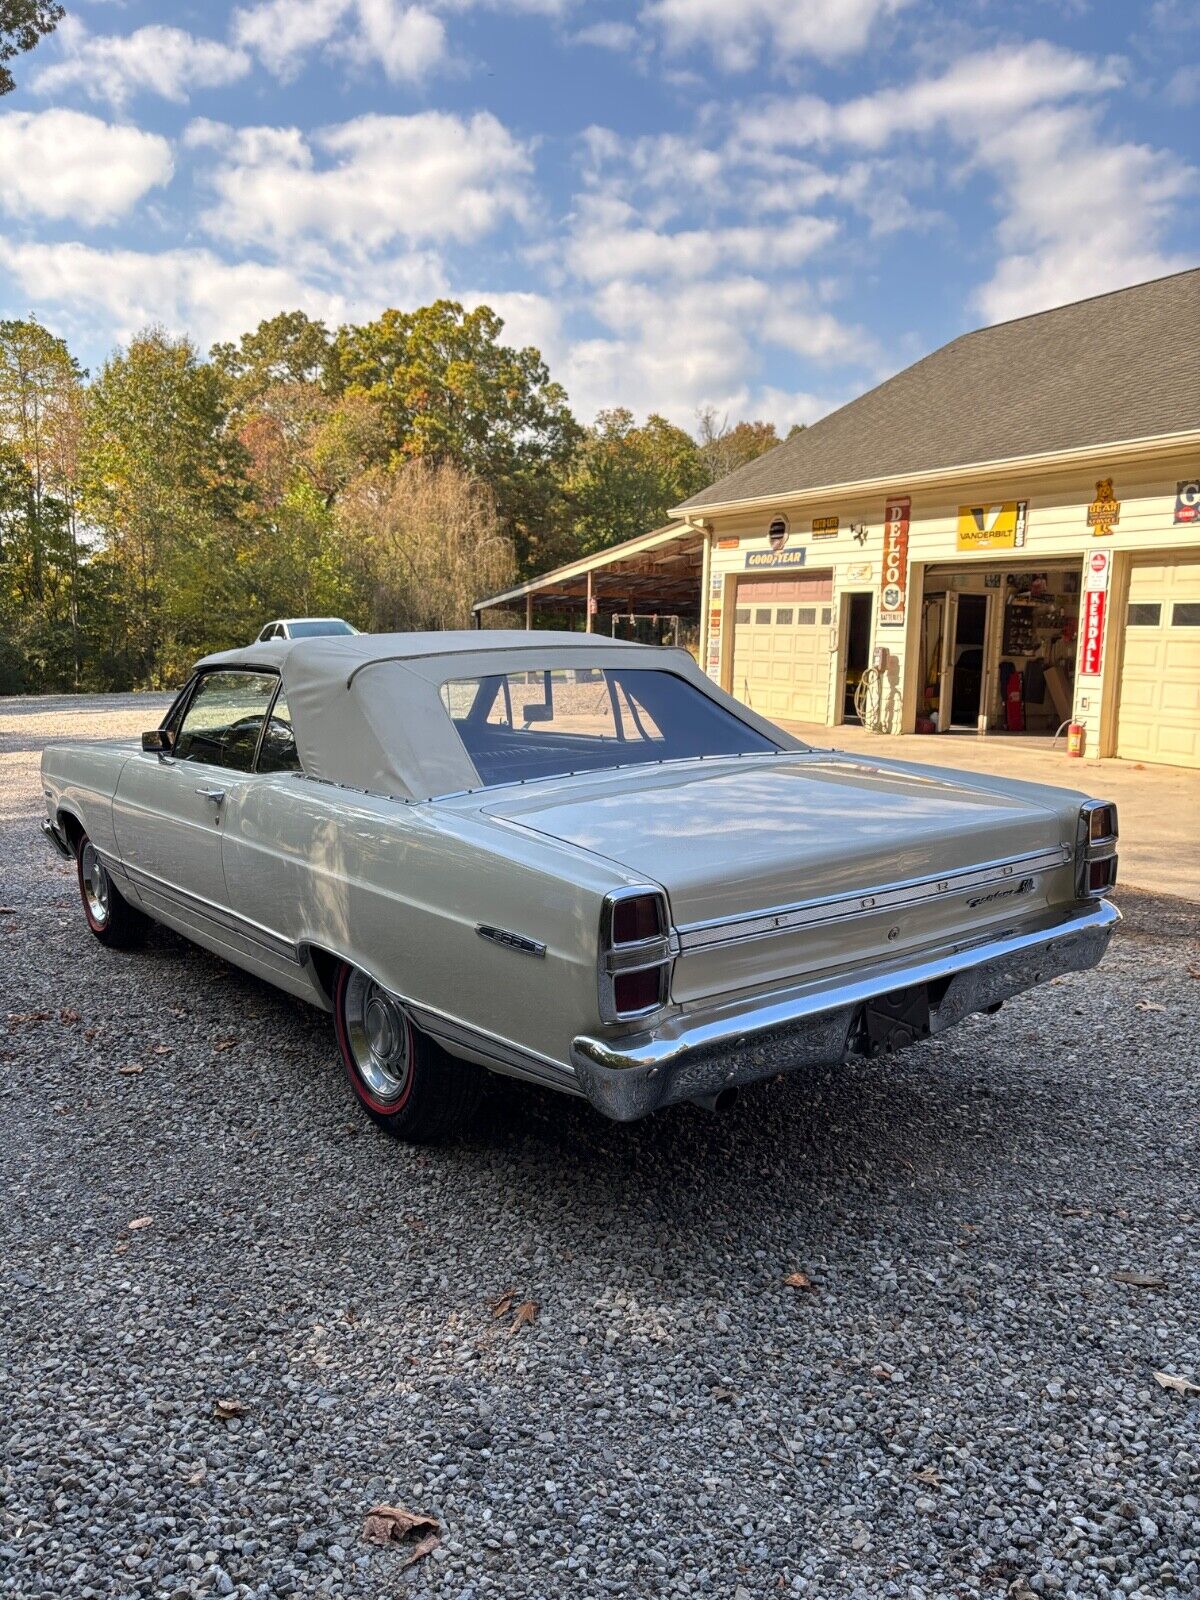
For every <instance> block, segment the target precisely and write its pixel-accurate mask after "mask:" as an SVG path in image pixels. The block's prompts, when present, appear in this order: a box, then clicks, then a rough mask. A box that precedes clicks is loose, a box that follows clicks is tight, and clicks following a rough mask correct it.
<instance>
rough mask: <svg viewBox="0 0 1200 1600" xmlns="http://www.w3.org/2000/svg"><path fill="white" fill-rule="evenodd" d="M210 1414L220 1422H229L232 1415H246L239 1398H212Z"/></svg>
mask: <svg viewBox="0 0 1200 1600" xmlns="http://www.w3.org/2000/svg"><path fill="white" fill-rule="evenodd" d="M212 1414H213V1416H214V1417H216V1418H217V1419H218V1421H220V1422H229V1421H231V1420H232V1419H233V1418H234V1417H244V1416H245V1415H246V1407H245V1406H244V1405H243V1404H242V1402H241V1401H240V1400H233V1399H226V1400H214V1401H213V1408H212Z"/></svg>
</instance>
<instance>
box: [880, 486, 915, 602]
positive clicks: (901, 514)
mask: <svg viewBox="0 0 1200 1600" xmlns="http://www.w3.org/2000/svg"><path fill="white" fill-rule="evenodd" d="M911 510H912V499H911V497H910V496H909V495H906V494H901V495H896V496H895V497H894V498H893V499H891V500H889V501H888V503H887V505H886V506H885V507H884V511H883V575H882V577H881V578H880V582H879V626H880V627H881V628H898V627H902V626H903V625H904V612H905V608H906V605H907V601H908V521H909V513H910V512H911Z"/></svg>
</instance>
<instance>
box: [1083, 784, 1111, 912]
mask: <svg viewBox="0 0 1200 1600" xmlns="http://www.w3.org/2000/svg"><path fill="white" fill-rule="evenodd" d="M1116 881H1117V808H1116V806H1114V805H1112V804H1111V803H1110V802H1109V801H1107V800H1086V801H1084V803H1083V805H1082V806H1081V807H1080V808H1079V825H1078V827H1077V829H1076V833H1075V892H1076V895H1077V896H1078V898H1079V899H1080V900H1098V899H1100V898H1101V897H1102V896H1104V895H1106V894H1108V893H1109V892H1110V890H1111V889H1112V888H1113V886H1114V885H1115V884H1116Z"/></svg>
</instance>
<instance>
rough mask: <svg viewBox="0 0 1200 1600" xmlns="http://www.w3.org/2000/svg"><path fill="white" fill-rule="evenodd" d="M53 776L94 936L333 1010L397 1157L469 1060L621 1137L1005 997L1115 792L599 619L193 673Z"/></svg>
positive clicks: (216, 662)
mask: <svg viewBox="0 0 1200 1600" xmlns="http://www.w3.org/2000/svg"><path fill="white" fill-rule="evenodd" d="M42 785H43V789H44V792H45V798H46V813H47V820H46V822H45V823H44V824H43V827H44V831H45V832H46V834H47V836H48V838H49V839H50V840H51V842H52V843H53V844H54V845H55V847H56V849H58V850H59V851H60V852H61V854H62V855H63V856H65V857H67V858H69V859H73V860H74V861H75V863H76V867H77V872H78V878H79V890H80V896H81V898H82V901H83V910H84V914H85V916H86V918H87V922H88V926H89V927H90V928H91V930H92V932H93V933H94V934H95V935H96V937H97V938H98V939H99V940H100V941H101V943H103V944H105V945H110V946H123V945H129V944H132V943H134V942H136V940H137V938H138V936H139V935H140V934H141V933H142V932H143V931H144V928H145V922H146V917H147V916H150V917H153V918H155V919H157V920H158V921H160V922H164V923H166V924H168V925H169V926H170V927H172V928H175V929H177V930H178V931H179V932H180V933H183V934H185V935H186V936H187V937H188V938H190V939H194V940H195V941H196V942H197V943H198V944H201V945H204V946H206V947H207V948H208V949H209V950H213V951H215V952H216V953H217V954H219V955H222V956H225V957H227V958H228V959H229V960H231V961H234V962H236V963H237V964H238V965H239V966H242V967H245V968H246V969H247V970H248V971H250V972H254V973H257V974H258V975H259V976H260V977H262V978H265V979H266V980H267V981H268V982H270V983H273V984H275V985H277V986H278V987H279V988H281V989H285V990H287V991H288V992H289V993H291V994H295V995H300V996H302V997H303V998H304V999H306V1000H309V1001H311V1002H313V1003H314V1004H316V1005H318V1006H322V1007H324V1008H325V1009H326V1010H328V1011H331V1012H332V1013H333V1016H334V1023H335V1028H336V1033H337V1041H338V1047H339V1050H340V1053H341V1057H342V1061H343V1064H344V1066H345V1069H346V1072H347V1075H348V1077H349V1080H350V1083H351V1085H352V1086H353V1088H354V1092H355V1093H356V1094H357V1096H358V1098H359V1100H360V1101H361V1103H362V1104H363V1106H364V1107H365V1108H366V1110H367V1112H368V1113H369V1114H370V1115H371V1116H372V1117H373V1118H374V1119H375V1120H376V1121H377V1122H378V1123H380V1125H381V1126H382V1127H384V1128H385V1129H387V1131H388V1132H390V1133H392V1134H393V1135H395V1136H396V1137H399V1138H405V1139H412V1140H417V1139H427V1138H431V1137H435V1136H437V1135H438V1134H440V1133H442V1132H445V1131H447V1130H448V1129H449V1128H451V1127H452V1126H453V1125H455V1124H456V1123H457V1122H459V1121H460V1120H461V1118H462V1116H463V1115H464V1114H465V1112H466V1111H467V1110H469V1108H470V1105H471V1102H472V1101H473V1099H474V1098H475V1095H476V1093H477V1090H478V1086H479V1081H480V1078H481V1076H482V1075H481V1073H480V1072H479V1071H478V1070H477V1069H478V1068H480V1067H482V1068H487V1069H489V1070H491V1071H493V1072H499V1073H507V1074H510V1075H512V1076H515V1077H519V1078H527V1079H531V1080H532V1081H534V1082H536V1083H540V1084H544V1085H546V1086H548V1087H549V1088H552V1089H557V1090H560V1091H563V1092H565V1093H568V1094H575V1095H583V1096H585V1097H586V1098H587V1099H588V1100H590V1101H591V1103H592V1105H593V1106H595V1107H596V1109H597V1110H599V1111H601V1112H602V1113H604V1115H606V1116H608V1117H613V1118H618V1119H621V1120H628V1119H630V1118H634V1117H640V1116H643V1115H645V1114H646V1113H647V1112H650V1111H653V1110H655V1109H657V1108H658V1107H660V1106H666V1105H671V1104H674V1103H676V1102H679V1101H694V1102H698V1103H700V1104H703V1105H708V1106H712V1107H714V1108H715V1107H717V1106H720V1105H722V1104H724V1103H726V1102H727V1101H728V1100H729V1099H730V1098H731V1097H732V1095H733V1094H734V1093H735V1092H736V1090H737V1089H738V1087H739V1086H740V1085H742V1084H747V1083H753V1082H755V1081H757V1080H759V1079H763V1078H769V1077H773V1076H774V1075H775V1074H777V1073H780V1072H786V1071H789V1070H791V1069H794V1068H797V1067H803V1066H809V1065H815V1064H824V1063H829V1062H837V1061H840V1060H842V1059H844V1058H845V1057H846V1056H847V1055H848V1054H849V1053H858V1054H863V1055H875V1054H877V1053H878V1052H880V1051H889V1050H896V1049H900V1048H903V1047H904V1046H906V1045H909V1044H912V1043H914V1042H915V1041H917V1040H920V1039H925V1038H928V1037H929V1036H930V1035H931V1034H938V1033H941V1032H943V1031H944V1030H945V1029H947V1028H949V1027H952V1026H953V1025H954V1024H956V1023H958V1022H961V1021H962V1020H963V1018H964V1017H967V1016H969V1015H970V1014H971V1013H973V1012H979V1011H987V1012H994V1011H998V1010H999V1009H1000V1006H1001V1005H1002V1004H1003V1003H1004V1002H1005V1001H1007V1000H1009V999H1011V998H1012V997H1013V996H1014V995H1017V994H1019V993H1020V992H1021V991H1022V990H1025V989H1029V988H1032V987H1033V985H1035V984H1039V983H1045V982H1046V981H1047V980H1048V979H1050V978H1053V977H1054V976H1056V975H1057V974H1059V973H1063V972H1071V971H1078V970H1080V969H1082V968H1085V967H1091V966H1094V965H1095V963H1096V962H1097V961H1099V960H1100V958H1101V956H1102V955H1103V953H1104V950H1105V948H1106V946H1107V944H1108V940H1109V935H1110V934H1111V932H1112V929H1113V927H1114V925H1115V924H1116V923H1117V921H1118V920H1119V913H1118V912H1117V910H1116V909H1115V908H1114V907H1113V906H1112V905H1111V904H1110V903H1109V902H1108V900H1107V898H1106V896H1107V895H1108V894H1109V892H1110V890H1111V888H1112V886H1113V883H1114V881H1115V879H1116V866H1117V860H1116V843H1117V815H1116V809H1115V807H1113V806H1112V805H1109V804H1107V803H1106V802H1104V801H1096V800H1088V799H1086V798H1085V797H1084V796H1083V795H1080V794H1072V793H1069V792H1067V791H1065V790H1062V789H1052V788H1047V787H1044V786H1042V785H1038V784H1030V783H1018V782H1014V781H1012V780H1009V779H1004V778H995V777H985V776H983V775H982V774H979V773H955V772H946V771H939V770H937V769H933V768H930V767H927V766H924V765H920V766H918V765H910V764H907V763H905V762H902V761H889V760H885V759H881V758H873V757H868V756H858V755H846V754H843V753H840V752H838V751H834V750H819V749H813V748H811V747H810V746H808V745H805V744H803V743H802V742H801V741H800V740H799V739H796V738H794V737H793V736H792V735H791V734H788V733H784V732H783V731H782V730H781V729H779V728H776V727H775V726H774V725H773V724H772V723H770V722H768V721H767V720H766V719H765V718H764V717H761V716H759V715H757V714H756V713H755V712H754V711H751V710H750V709H749V708H748V707H747V706H744V705H742V704H740V703H739V702H738V701H736V700H734V699H732V698H731V697H730V696H729V695H727V694H725V693H723V692H722V691H721V690H720V689H718V688H716V687H715V686H714V685H713V684H712V683H711V682H710V681H709V680H708V679H707V678H706V677H705V675H704V674H703V673H702V672H701V671H700V669H699V667H698V666H697V665H696V663H695V662H694V661H693V660H692V658H691V656H690V655H688V654H687V652H686V651H683V650H669V649H662V648H655V647H652V646H644V645H636V644H622V643H620V642H615V641H606V640H604V639H601V638H597V637H595V636H590V637H589V636H586V635H582V634H571V633H549V632H546V633H515V632H486V633H442V634H438V633H426V634H421V633H410V634H375V635H371V634H362V635H359V636H357V637H344V638H317V639H298V640H292V641H271V642H265V643H262V644H257V645H252V646H251V647H250V648H249V649H245V650H231V651H227V652H225V653H224V654H222V655H215V656H209V657H208V658H207V659H206V660H204V661H201V662H200V663H199V664H198V665H197V667H196V669H195V672H194V674H193V676H192V678H191V679H190V681H189V682H188V684H187V686H186V688H184V689H183V691H182V692H181V693H180V695H179V696H178V698H177V699H176V701H175V703H174V705H173V706H172V707H171V709H170V711H169V712H168V713H167V715H166V717H165V718H164V720H163V722H162V723H161V725H160V726H159V727H157V728H154V729H152V730H151V731H150V732H148V733H146V734H144V735H143V736H142V740H141V742H140V744H137V743H134V742H111V743H90V744H89V743H78V744H62V745H51V746H50V747H49V748H48V749H47V750H46V752H45V754H44V756H43V758H42ZM64 998H65V997H64ZM468 1063H474V1065H473V1066H472V1065H468ZM264 1067H265V1069H266V1070H267V1075H268V1079H269V1076H270V1072H272V1071H275V1070H278V1062H277V1061H276V1062H268V1063H264ZM248 1092H253V1090H252V1089H248Z"/></svg>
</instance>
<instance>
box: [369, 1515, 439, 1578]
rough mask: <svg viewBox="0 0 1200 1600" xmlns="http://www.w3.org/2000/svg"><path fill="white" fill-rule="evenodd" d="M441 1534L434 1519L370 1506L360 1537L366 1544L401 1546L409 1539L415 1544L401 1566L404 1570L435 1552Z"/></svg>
mask: <svg viewBox="0 0 1200 1600" xmlns="http://www.w3.org/2000/svg"><path fill="white" fill-rule="evenodd" d="M441 1534H442V1529H441V1525H440V1523H439V1522H438V1521H437V1519H436V1518H435V1517H427V1516H425V1515H424V1513H423V1512H419V1511H418V1512H413V1511H406V1510H405V1509H404V1507H403V1506H372V1507H371V1509H370V1511H368V1512H367V1515H366V1518H365V1519H364V1521H363V1531H362V1536H363V1538H364V1539H365V1540H366V1541H367V1543H368V1544H404V1543H405V1542H406V1541H408V1540H409V1539H415V1540H416V1541H417V1542H416V1544H415V1545H414V1546H413V1550H412V1554H411V1555H410V1556H409V1558H408V1560H407V1561H406V1562H405V1563H404V1565H405V1566H406V1567H410V1566H411V1565H412V1564H413V1562H414V1561H420V1559H421V1557H422V1556H427V1555H429V1553H430V1552H431V1551H432V1550H436V1549H437V1547H438V1544H439V1543H440V1541H441Z"/></svg>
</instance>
